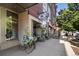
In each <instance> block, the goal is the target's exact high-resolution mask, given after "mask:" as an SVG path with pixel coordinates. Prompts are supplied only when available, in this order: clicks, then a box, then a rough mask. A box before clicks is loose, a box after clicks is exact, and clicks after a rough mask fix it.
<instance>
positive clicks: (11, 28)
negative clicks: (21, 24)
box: [6, 11, 18, 40]
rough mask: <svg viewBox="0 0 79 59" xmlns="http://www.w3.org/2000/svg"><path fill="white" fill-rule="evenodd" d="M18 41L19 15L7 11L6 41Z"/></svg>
mask: <svg viewBox="0 0 79 59" xmlns="http://www.w3.org/2000/svg"><path fill="white" fill-rule="evenodd" d="M14 39H18V15H17V14H15V13H13V12H10V11H7V18H6V40H14Z"/></svg>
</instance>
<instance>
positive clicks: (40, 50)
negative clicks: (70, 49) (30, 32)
mask: <svg viewBox="0 0 79 59" xmlns="http://www.w3.org/2000/svg"><path fill="white" fill-rule="evenodd" d="M2 55H4V56H66V51H65V47H64V44H61V43H60V42H59V40H58V39H49V40H46V41H45V42H38V43H37V44H36V49H35V50H34V51H33V52H32V53H30V54H26V53H25V51H22V50H20V49H19V48H17V49H11V50H7V51H4V52H3V53H2Z"/></svg>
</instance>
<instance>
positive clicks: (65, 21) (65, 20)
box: [56, 3, 79, 31]
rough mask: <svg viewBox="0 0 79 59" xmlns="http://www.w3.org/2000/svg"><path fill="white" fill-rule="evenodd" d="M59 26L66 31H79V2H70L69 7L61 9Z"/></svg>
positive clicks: (58, 20)
mask: <svg viewBox="0 0 79 59" xmlns="http://www.w3.org/2000/svg"><path fill="white" fill-rule="evenodd" d="M56 19H57V23H58V25H59V27H61V28H62V29H64V30H66V31H75V30H77V31H79V4H76V3H73V4H70V3H69V4H68V8H67V9H63V10H60V11H59V16H57V18H56Z"/></svg>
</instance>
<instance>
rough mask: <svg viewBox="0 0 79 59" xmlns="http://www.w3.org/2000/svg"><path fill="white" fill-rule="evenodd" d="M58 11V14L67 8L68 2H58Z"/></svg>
mask: <svg viewBox="0 0 79 59" xmlns="http://www.w3.org/2000/svg"><path fill="white" fill-rule="evenodd" d="M56 5H57V13H56V15H58V12H59V11H60V10H61V9H66V8H67V7H68V6H67V3H57V4H56Z"/></svg>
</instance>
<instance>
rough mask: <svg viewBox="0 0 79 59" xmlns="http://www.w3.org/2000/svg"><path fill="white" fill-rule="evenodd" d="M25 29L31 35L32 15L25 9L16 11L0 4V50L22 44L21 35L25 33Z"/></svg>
mask: <svg viewBox="0 0 79 59" xmlns="http://www.w3.org/2000/svg"><path fill="white" fill-rule="evenodd" d="M9 7H10V6H9ZM11 7H12V6H11ZM21 8H22V7H21ZM17 9H18V8H17ZM27 31H28V32H29V34H28V35H32V17H30V15H29V14H28V11H27V10H25V11H21V12H16V11H15V10H14V9H9V8H6V7H3V6H0V49H1V50H3V49H7V48H10V47H13V46H16V45H19V44H23V43H22V40H23V36H24V35H26V32H27Z"/></svg>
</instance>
